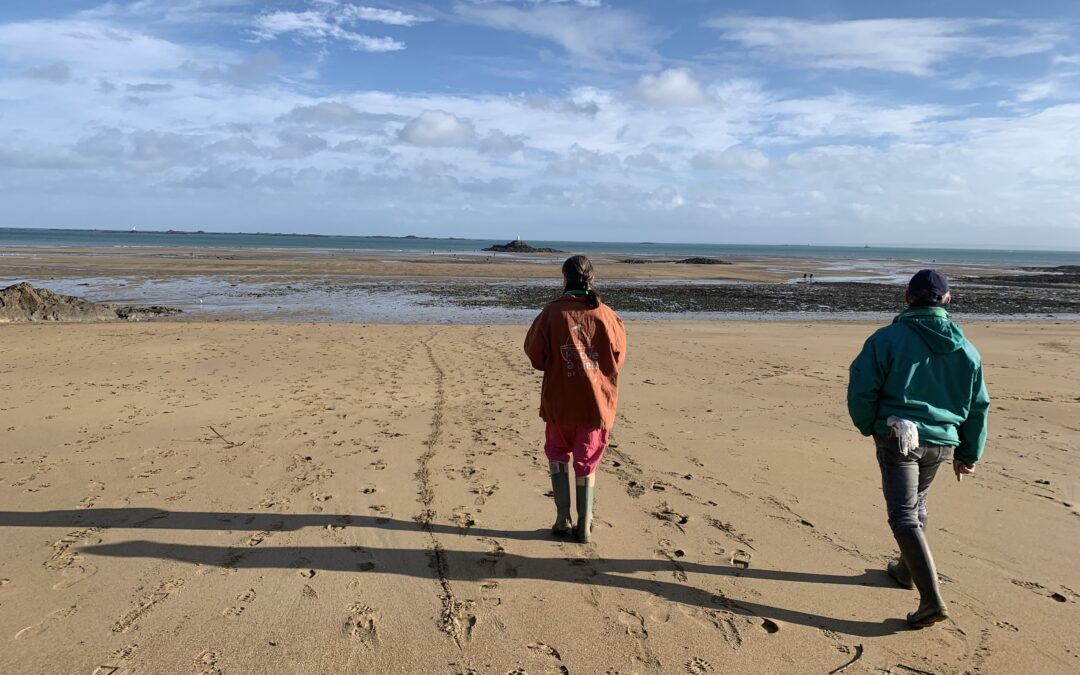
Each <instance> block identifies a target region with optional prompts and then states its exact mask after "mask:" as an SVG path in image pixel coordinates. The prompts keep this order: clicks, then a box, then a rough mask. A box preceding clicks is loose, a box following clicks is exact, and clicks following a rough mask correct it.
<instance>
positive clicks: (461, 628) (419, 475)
mask: <svg viewBox="0 0 1080 675" xmlns="http://www.w3.org/2000/svg"><path fill="white" fill-rule="evenodd" d="M423 344H424V350H425V351H426V352H427V356H428V360H429V361H431V368H432V370H433V371H434V373H435V378H434V383H435V404H434V406H433V408H432V414H431V431H430V433H429V434H428V437H427V439H426V440H425V441H424V444H425V445H426V446H427V449H425V450H424V452H423V454H421V455H420V458H419V459H418V460H417V468H416V473H415V474H413V476H414V478H415V479H416V484H417V501H418V502H419V503H420V513H419V514H418V515H417V516H416V522H417V523H419V524H420V527H421V528H423V530H424V531H425V532H427V535H428V539H429V540H430V542H429V543H428V546H427V554H428V560H429V564H430V566H431V569H432V571H433V572H434V573H435V580H436V581H437V582H438V584H439V589H440V592H441V596H442V613H441V615H440V619H439V630H441V631H442V632H444V633H446V634H447V635H448V636H450V638H451V639H452V640H453V641H454V644H456V645H457V646H458V649H462V648H463V646H464V643H465V642H466V641H468V640H469V639H470V638H471V637H472V632H473V629H474V628H475V627H476V620H477V619H476V615H475V614H474V613H473V612H472V604H471V603H469V602H464V601H462V600H460V599H458V597H457V596H455V595H454V589H453V588H452V587H451V585H450V579H449V565H448V562H447V559H446V549H444V548H443V545H442V543H440V542H439V538H438V537H437V536H435V528H434V523H435V515H436V514H435V487H434V484H433V483H432V479H431V460H432V459H434V457H435V454H436V452H437V451H438V446H439V443H440V441H441V440H442V424H443V412H444V411H445V409H446V373H445V372H444V371H443V368H442V366H441V365H439V361H438V359H437V358H435V351H434V349H432V347H431V339H430V338H429V339H428V340H425V341H424V343H423Z"/></svg>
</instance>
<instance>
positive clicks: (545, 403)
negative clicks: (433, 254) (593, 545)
mask: <svg viewBox="0 0 1080 675" xmlns="http://www.w3.org/2000/svg"><path fill="white" fill-rule="evenodd" d="M562 274H563V282H564V283H563V294H562V296H561V297H560V298H559V299H557V300H555V301H553V302H551V303H548V305H547V306H546V307H544V310H543V311H542V312H540V315H539V316H537V317H536V319H535V320H534V321H533V323H532V326H531V327H530V328H529V332H528V334H527V335H526V336H525V353H526V354H527V355H528V357H529V361H530V362H532V366H533V368H535V369H537V370H542V371H544V384H543V387H542V388H541V390H540V417H541V418H543V420H544V421H545V422H547V429H546V431H545V442H544V452H545V453H546V454H547V458H548V467H549V469H550V471H551V491H552V493H553V494H554V497H555V509H556V515H555V525H553V526H552V528H551V531H552V533H553V534H555V535H556V536H568V535H570V534H571V532H573V533H574V534H575V535H576V536H577V539H578V541H580V542H582V543H588V542H589V541H590V540H591V534H592V505H593V492H594V489H595V485H596V475H595V473H596V466H597V465H598V464H599V463H600V458H601V457H602V456H603V454H604V449H605V448H606V447H607V441H608V432H609V431H610V430H611V426H612V424H614V422H615V407H616V404H617V402H618V396H619V368H620V367H622V363H623V360H624V359H625V358H626V332H625V330H624V329H623V323H622V320H621V319H619V317H618V315H616V314H615V312H614V311H612V310H611V308H610V307H608V306H607V305H605V304H604V302H603V300H601V298H600V296H599V295H598V294H597V292H596V290H595V289H594V288H593V281H594V277H593V266H592V263H591V262H590V261H589V259H588V258H586V257H585V256H583V255H576V256H573V257H571V258H568V259H567V260H566V262H564V263H563V266H562ZM571 460H572V461H573V465H574V476H575V483H576V487H577V490H576V504H577V527H576V528H575V527H574V525H573V522H572V520H571V518H570V463H571Z"/></svg>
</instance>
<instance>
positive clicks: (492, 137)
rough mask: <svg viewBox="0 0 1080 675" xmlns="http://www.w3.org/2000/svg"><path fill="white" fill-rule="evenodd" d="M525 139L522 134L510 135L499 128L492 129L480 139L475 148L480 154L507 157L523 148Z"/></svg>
mask: <svg viewBox="0 0 1080 675" xmlns="http://www.w3.org/2000/svg"><path fill="white" fill-rule="evenodd" d="M525 139H526V137H525V135H524V134H514V135H510V134H507V133H505V132H503V131H502V130H500V129H492V130H491V131H489V132H488V134H487V136H485V137H484V138H483V139H481V140H480V144H479V145H478V146H477V149H478V150H479V151H480V152H481V153H482V154H485V155H491V156H492V157H509V156H510V155H512V154H514V153H515V152H519V151H521V150H524V149H525Z"/></svg>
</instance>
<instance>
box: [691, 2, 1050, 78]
mask: <svg viewBox="0 0 1080 675" xmlns="http://www.w3.org/2000/svg"><path fill="white" fill-rule="evenodd" d="M707 25H708V26H711V27H712V28H716V29H718V30H720V31H721V34H722V35H723V37H724V38H725V39H727V40H731V41H734V42H738V43H740V44H742V45H743V46H744V47H748V48H751V49H760V50H763V51H766V52H768V53H770V54H773V55H775V56H778V57H782V58H785V59H787V60H788V61H789V62H790V63H792V64H793V65H796V66H803V67H812V68H832V69H856V68H865V69H870V70H881V71H888V72H896V73H906V74H909V75H917V76H928V75H931V74H933V72H934V69H935V67H937V66H939V65H941V64H942V63H944V62H946V61H948V60H950V59H953V58H957V57H995V56H1001V57H1012V56H1021V55H1024V54H1035V53H1041V52H1047V51H1049V50H1051V49H1053V47H1054V46H1055V45H1056V44H1057V43H1058V42H1060V41H1061V40H1062V39H1063V35H1062V34H1061V33H1060V32H1059V31H1058V30H1056V29H1055V28H1054V27H1053V26H1051V25H1047V24H1040V23H1035V22H1030V21H1029V22H1023V21H1016V22H1010V23H1006V22H1003V21H993V20H985V19H984V20H971V19H943V18H914V19H862V20H854V21H831V22H826V21H806V20H801V19H794V18H787V17H725V18H718V19H713V20H711V21H709V22H707Z"/></svg>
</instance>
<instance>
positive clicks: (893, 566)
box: [885, 556, 915, 591]
mask: <svg viewBox="0 0 1080 675" xmlns="http://www.w3.org/2000/svg"><path fill="white" fill-rule="evenodd" d="M885 571H886V572H888V573H889V576H890V577H892V580H893V581H895V582H896V585H897V586H899V587H900V588H906V589H908V590H909V591H910V590H911V589H913V588H915V584H913V583H912V582H911V573H910V572H908V569H907V563H905V562H904V558H903V556H901V557H899V558H897V559H896V560H893V561H892V562H890V563H889V564H888V565H886V566H885Z"/></svg>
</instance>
